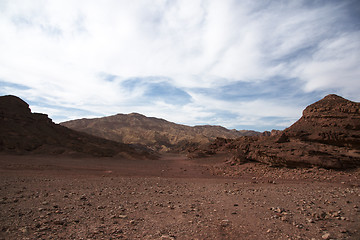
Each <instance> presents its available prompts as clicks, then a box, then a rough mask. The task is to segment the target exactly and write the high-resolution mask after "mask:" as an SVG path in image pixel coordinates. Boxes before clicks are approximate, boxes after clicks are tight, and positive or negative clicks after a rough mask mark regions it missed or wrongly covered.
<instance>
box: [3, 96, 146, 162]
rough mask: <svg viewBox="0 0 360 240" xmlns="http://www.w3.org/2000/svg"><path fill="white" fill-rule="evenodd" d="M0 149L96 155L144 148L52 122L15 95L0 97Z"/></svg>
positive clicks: (133, 152) (137, 152)
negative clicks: (137, 147) (34, 111)
mask: <svg viewBox="0 0 360 240" xmlns="http://www.w3.org/2000/svg"><path fill="white" fill-rule="evenodd" d="M0 152H3V153H4V152H5V153H13V154H28V153H38V154H71V155H92V156H97V157H111V156H117V155H119V156H124V157H144V156H150V155H149V154H148V153H147V152H146V151H143V150H139V149H137V150H136V149H135V148H134V147H132V146H130V145H128V144H122V143H118V142H114V141H109V140H105V139H101V138H98V137H94V136H91V135H88V134H85V133H80V132H77V131H74V130H71V129H68V128H66V127H63V126H61V125H58V124H55V123H53V122H52V120H51V119H50V118H48V116H47V115H45V114H40V113H32V112H31V110H30V108H29V105H28V104H27V103H26V102H24V101H23V100H21V99H20V98H18V97H15V96H1V97H0Z"/></svg>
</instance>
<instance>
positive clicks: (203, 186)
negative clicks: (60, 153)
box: [0, 155, 360, 239]
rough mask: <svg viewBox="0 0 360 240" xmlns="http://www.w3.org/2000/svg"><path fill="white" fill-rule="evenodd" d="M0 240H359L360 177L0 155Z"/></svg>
mask: <svg viewBox="0 0 360 240" xmlns="http://www.w3.org/2000/svg"><path fill="white" fill-rule="evenodd" d="M0 239H360V171H359V170H354V171H343V172H338V171H332V170H324V169H318V168H312V169H300V170H299V169H276V168H271V167H268V166H264V165H259V164H255V163H247V164H244V165H241V166H233V167H230V166H227V165H224V162H223V158H222V156H221V155H219V156H216V157H213V158H209V159H192V160H188V159H186V158H185V157H184V156H179V155H165V156H164V157H163V158H162V159H160V160H122V159H111V158H108V159H107V158H101V159H96V158H71V157H46V156H6V155H0Z"/></svg>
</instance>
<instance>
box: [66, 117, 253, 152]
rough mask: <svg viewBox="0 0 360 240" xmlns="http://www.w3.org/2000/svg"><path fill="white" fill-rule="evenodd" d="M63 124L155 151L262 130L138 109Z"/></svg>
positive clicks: (245, 134)
mask: <svg viewBox="0 0 360 240" xmlns="http://www.w3.org/2000/svg"><path fill="white" fill-rule="evenodd" d="M60 124H61V125H63V126H65V127H68V128H71V129H74V130H76V131H80V132H86V133H88V134H91V135H95V136H98V137H102V138H105V139H109V140H113V141H117V142H123V143H128V144H143V145H146V146H148V147H150V148H152V149H153V150H156V151H181V150H183V149H184V147H185V146H186V145H187V144H205V143H209V142H210V141H211V140H214V139H215V138H216V137H227V138H237V137H240V136H254V135H258V134H260V133H258V132H255V131H250V130H249V131H248V130H242V131H238V130H229V129H226V128H225V127H222V126H214V125H198V126H187V125H183V124H177V123H173V122H170V121H167V120H165V119H162V118H156V117H146V116H145V115H142V114H139V113H130V114H122V113H119V114H116V115H112V116H106V117H100V118H92V119H88V118H83V119H75V120H70V121H66V122H62V123H60Z"/></svg>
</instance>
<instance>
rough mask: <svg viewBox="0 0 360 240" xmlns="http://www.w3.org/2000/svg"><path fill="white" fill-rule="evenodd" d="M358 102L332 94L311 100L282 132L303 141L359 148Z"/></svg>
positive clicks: (359, 106)
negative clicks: (296, 119)
mask: <svg viewBox="0 0 360 240" xmlns="http://www.w3.org/2000/svg"><path fill="white" fill-rule="evenodd" d="M359 109H360V103H356V102H352V101H349V100H346V99H344V98H342V97H339V96H337V95H334V94H331V95H328V96H326V97H325V98H324V99H322V100H320V101H318V102H316V103H314V104H311V105H310V106H308V107H307V108H306V109H305V110H304V111H303V116H302V117H301V118H300V119H299V120H298V121H297V122H296V123H294V124H293V125H292V126H291V127H290V128H288V129H286V130H285V132H286V134H288V135H289V136H291V137H294V138H298V139H301V140H303V141H310V142H320V143H326V144H331V145H335V146H342V147H346V146H348V147H351V148H359V147H360V145H359V143H360V110H359Z"/></svg>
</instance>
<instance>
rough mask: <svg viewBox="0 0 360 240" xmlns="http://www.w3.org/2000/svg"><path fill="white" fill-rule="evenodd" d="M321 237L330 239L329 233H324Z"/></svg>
mask: <svg viewBox="0 0 360 240" xmlns="http://www.w3.org/2000/svg"><path fill="white" fill-rule="evenodd" d="M321 238H322V239H325V240H326V239H330V233H325V234H324V235H322V236H321Z"/></svg>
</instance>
